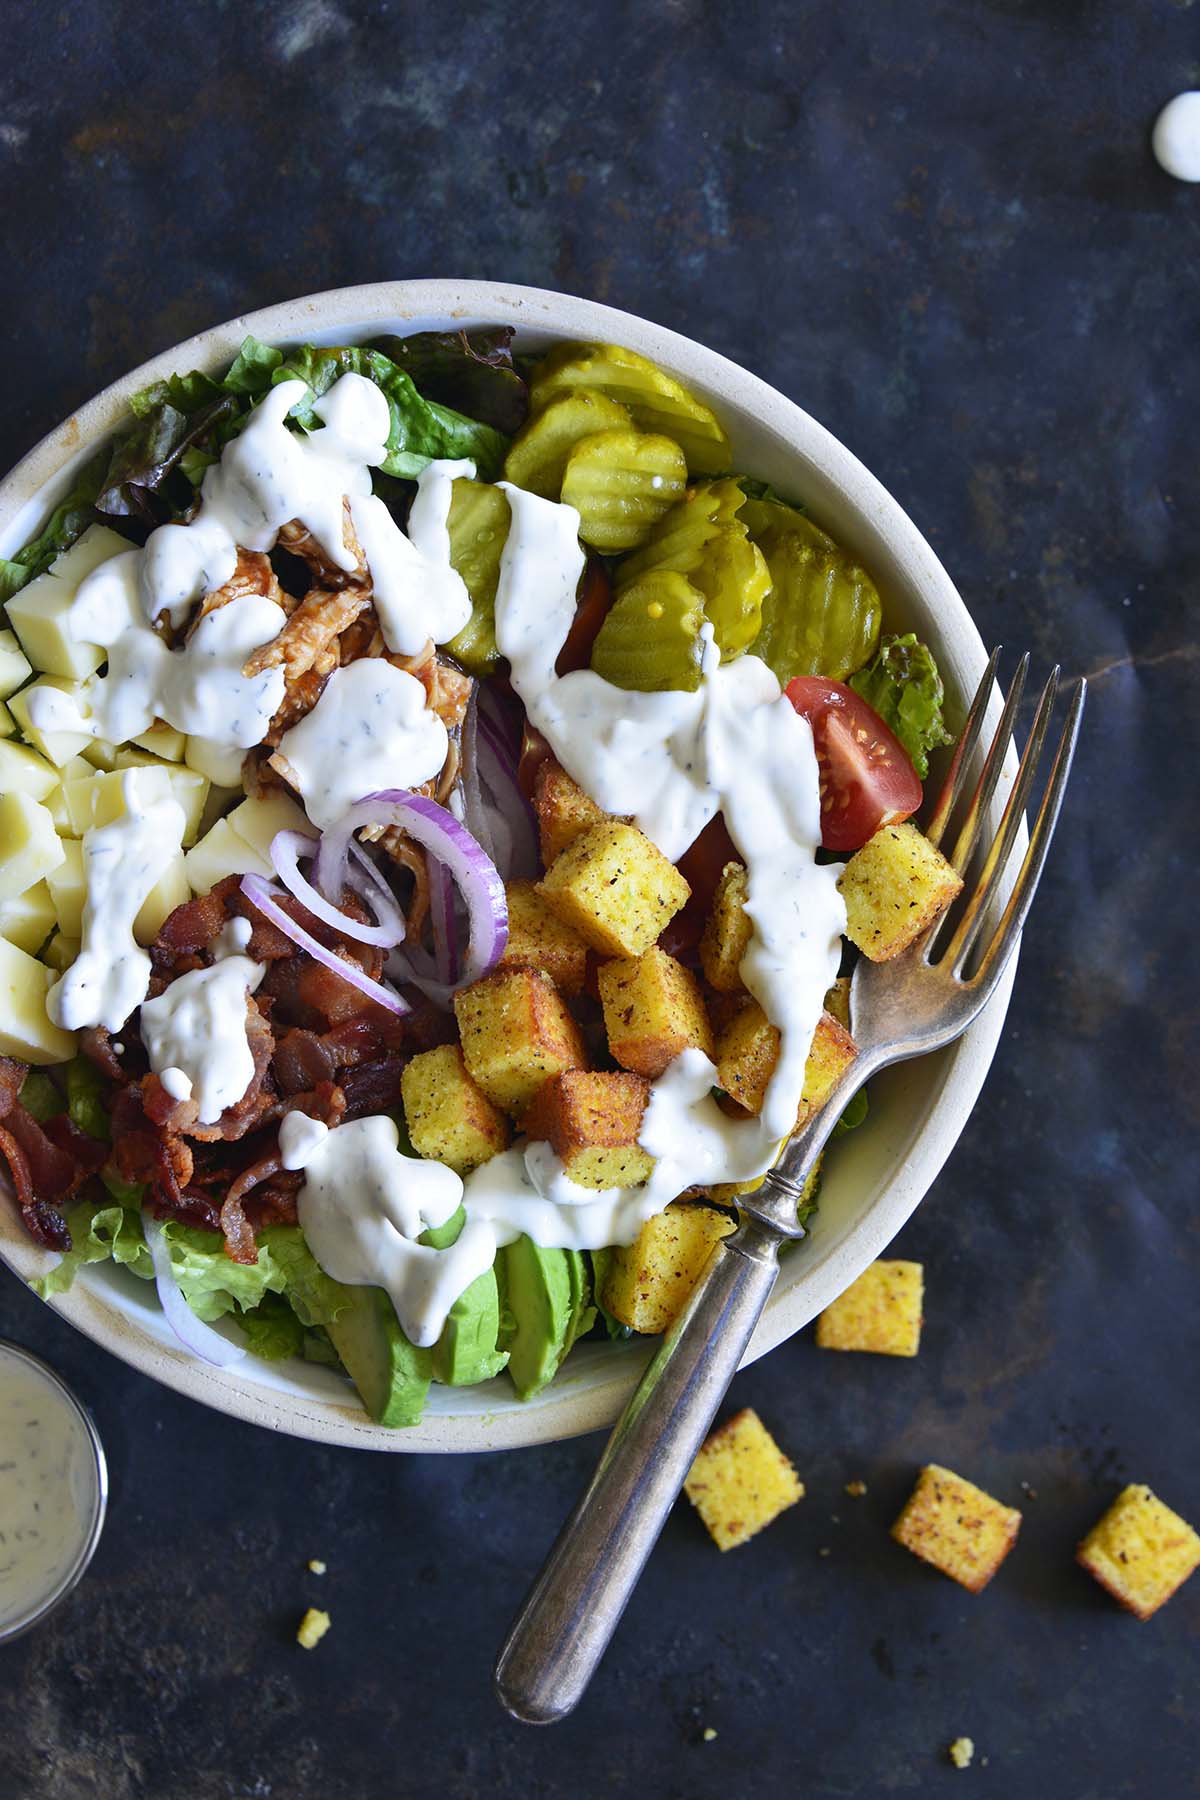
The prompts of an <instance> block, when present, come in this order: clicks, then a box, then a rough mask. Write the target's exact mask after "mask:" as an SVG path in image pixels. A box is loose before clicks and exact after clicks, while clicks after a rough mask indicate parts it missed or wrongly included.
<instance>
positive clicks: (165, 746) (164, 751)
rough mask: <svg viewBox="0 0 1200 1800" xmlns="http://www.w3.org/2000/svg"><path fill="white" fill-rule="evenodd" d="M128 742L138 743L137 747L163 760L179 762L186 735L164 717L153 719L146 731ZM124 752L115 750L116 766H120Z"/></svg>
mask: <svg viewBox="0 0 1200 1800" xmlns="http://www.w3.org/2000/svg"><path fill="white" fill-rule="evenodd" d="M130 742H131V743H134V744H136V745H138V747H139V749H142V750H149V751H151V752H152V753H153V755H155V756H161V757H162V759H163V761H164V762H169V763H181V762H182V761H183V752H184V748H185V746H186V744H187V737H186V735H185V733H184V732H182V731H176V729H175V727H174V725H168V724H167V722H166V720H165V719H155V721H154V723H153V725H151V726H150V728H149V730H148V731H143V732H142V734H141V736H140V737H135V738H131V739H130ZM125 754H126V753H125V752H124V751H118V752H117V767H118V768H121V767H122V763H121V757H122V756H123V755H125Z"/></svg>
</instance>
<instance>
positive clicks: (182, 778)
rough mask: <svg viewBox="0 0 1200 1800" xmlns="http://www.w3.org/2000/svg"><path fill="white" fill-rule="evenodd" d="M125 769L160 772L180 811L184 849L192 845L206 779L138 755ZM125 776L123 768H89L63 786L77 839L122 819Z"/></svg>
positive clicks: (166, 788)
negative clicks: (181, 810) (182, 818)
mask: <svg viewBox="0 0 1200 1800" xmlns="http://www.w3.org/2000/svg"><path fill="white" fill-rule="evenodd" d="M127 766H128V767H130V768H146V769H157V770H160V771H161V776H162V784H163V788H164V791H167V790H169V791H170V793H171V794H172V795H173V796H174V798H175V799H176V800H178V802H179V804H180V805H181V806H182V808H183V812H184V818H185V821H186V823H185V825H184V829H183V842H184V844H185V846H186V845H188V844H192V843H194V842H195V840H196V835H197V832H198V831H199V828H200V815H201V813H202V812H203V811H204V802H205V800H206V799H207V797H208V778H207V776H204V775H199V774H197V772H196V770H195V769H187V768H184V766H183V764H182V763H163V762H159V761H158V759H157V758H156V757H153V756H141V757H140V759H139V761H138V762H136V763H130V764H129V765H127ZM124 775H125V767H124V766H123V767H121V768H118V769H113V770H109V771H105V770H97V769H89V770H88V771H87V773H86V774H85V775H81V776H78V777H77V778H75V779H74V780H71V781H65V782H64V783H63V792H64V794H65V796H66V803H67V811H68V813H69V816H70V820H71V829H72V830H73V832H74V833H75V835H76V836H77V837H82V836H83V834H84V832H85V831H88V830H90V829H91V827H92V826H93V825H111V824H112V822H113V820H114V819H119V818H120V817H121V815H122V814H123V813H124V811H125V790H124Z"/></svg>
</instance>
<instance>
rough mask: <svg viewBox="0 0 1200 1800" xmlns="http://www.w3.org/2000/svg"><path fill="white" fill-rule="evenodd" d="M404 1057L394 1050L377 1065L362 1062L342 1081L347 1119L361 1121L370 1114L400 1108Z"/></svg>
mask: <svg viewBox="0 0 1200 1800" xmlns="http://www.w3.org/2000/svg"><path fill="white" fill-rule="evenodd" d="M404 1060H405V1059H404V1058H403V1057H402V1056H399V1055H398V1054H396V1053H395V1052H394V1051H392V1052H389V1054H388V1055H387V1056H381V1057H380V1058H379V1059H378V1061H376V1062H369V1063H361V1064H360V1065H359V1067H358V1068H357V1069H350V1070H349V1071H348V1072H347V1073H346V1075H345V1077H344V1078H343V1080H342V1091H343V1093H344V1094H345V1096H346V1114H345V1116H346V1118H347V1119H362V1118H365V1117H366V1116H367V1114H369V1113H381V1112H388V1111H389V1110H390V1109H391V1108H393V1107H396V1106H399V1105H400V1077H401V1075H402V1073H403V1071H404Z"/></svg>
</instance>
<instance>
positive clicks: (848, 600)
mask: <svg viewBox="0 0 1200 1800" xmlns="http://www.w3.org/2000/svg"><path fill="white" fill-rule="evenodd" d="M741 518H742V520H743V521H744V523H745V524H746V526H747V527H748V529H749V532H750V535H751V537H752V538H753V539H754V541H755V542H756V543H757V544H758V546H759V548H760V549H761V550H762V552H763V555H764V556H765V557H766V559H767V566H768V568H769V570H770V573H771V591H770V593H769V595H768V596H767V598H766V599H765V601H764V602H763V609H762V630H761V632H760V633H759V636H758V640H757V642H756V643H755V645H754V654H755V655H756V656H761V657H762V659H763V661H764V662H765V663H767V664H768V665H769V666H770V668H771V669H772V670H773V671H774V673H775V674H776V675H777V676H778V678H779V680H780V681H781V682H782V683H784V685H786V684H787V683H788V682H789V681H791V680H792V679H793V677H794V676H796V675H827V676H829V677H830V678H831V679H832V680H834V681H844V680H845V679H846V677H847V675H852V674H853V673H854V671H855V670H856V669H861V668H862V666H863V664H864V663H867V662H869V661H870V660H871V658H872V656H874V654H875V651H876V649H877V647H878V644H879V630H880V623H881V619H882V606H881V604H880V599H879V591H878V589H877V588H876V586H875V583H874V582H873V581H872V580H871V577H870V576H869V575H868V574H867V572H866V570H865V569H864V568H862V566H861V565H860V564H858V563H856V562H855V561H854V559H853V558H852V557H851V556H850V555H849V554H848V553H847V552H846V551H845V550H843V549H842V548H841V547H840V545H838V544H836V543H835V542H834V540H833V539H832V538H831V537H830V536H829V535H828V534H827V533H826V532H824V531H822V530H821V528H820V527H819V526H818V525H814V524H813V522H812V520H811V519H808V518H806V517H805V516H804V514H803V513H799V512H797V511H796V510H795V509H794V508H793V507H790V506H784V505H782V504H781V503H780V502H779V501H776V500H747V502H746V504H745V506H744V507H743V508H742V512H741Z"/></svg>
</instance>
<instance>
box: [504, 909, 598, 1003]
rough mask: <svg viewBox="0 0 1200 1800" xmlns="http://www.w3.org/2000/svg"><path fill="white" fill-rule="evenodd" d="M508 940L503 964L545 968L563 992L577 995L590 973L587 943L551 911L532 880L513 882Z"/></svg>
mask: <svg viewBox="0 0 1200 1800" xmlns="http://www.w3.org/2000/svg"><path fill="white" fill-rule="evenodd" d="M504 892H505V894H506V895H507V897H508V943H507V944H506V945H505V948H504V955H503V956H502V957H501V958H500V965H499V966H500V967H501V968H506V967H509V966H511V965H513V964H523V965H524V966H525V967H527V968H530V969H543V970H544V971H545V973H546V974H547V975H548V976H549V977H550V979H551V981H552V982H553V983H554V985H555V987H556V988H557V989H558V991H559V993H560V994H578V993H580V992H581V991H582V989H583V983H584V979H585V977H586V975H587V945H586V944H585V943H584V941H583V939H582V938H581V937H580V935H579V933H578V932H577V931H573V930H572V929H571V927H570V926H569V925H564V924H563V922H562V920H561V919H560V918H559V917H558V914H557V913H554V912H551V910H550V908H549V907H548V906H547V905H546V902H545V901H544V900H543V899H542V896H541V895H540V894H539V893H538V891H537V889H536V888H535V887H534V885H533V883H532V881H510V882H508V883H507V885H506V887H505V889H504Z"/></svg>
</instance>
